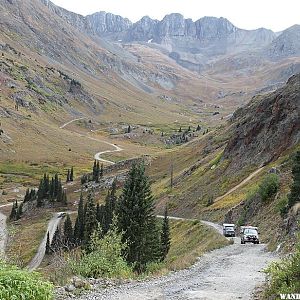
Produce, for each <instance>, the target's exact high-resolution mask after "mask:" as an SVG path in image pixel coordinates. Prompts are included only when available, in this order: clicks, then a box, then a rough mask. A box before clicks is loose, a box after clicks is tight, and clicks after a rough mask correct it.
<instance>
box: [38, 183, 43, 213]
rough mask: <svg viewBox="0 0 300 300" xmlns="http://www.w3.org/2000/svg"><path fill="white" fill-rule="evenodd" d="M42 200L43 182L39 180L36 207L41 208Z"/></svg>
mask: <svg viewBox="0 0 300 300" xmlns="http://www.w3.org/2000/svg"><path fill="white" fill-rule="evenodd" d="M43 199H44V182H43V179H41V180H40V185H39V189H38V193H37V207H41V206H42V204H43Z"/></svg>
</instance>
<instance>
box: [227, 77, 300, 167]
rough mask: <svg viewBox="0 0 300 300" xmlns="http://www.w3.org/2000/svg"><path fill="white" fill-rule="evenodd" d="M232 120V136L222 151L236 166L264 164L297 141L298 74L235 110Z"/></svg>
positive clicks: (299, 112)
mask: <svg viewBox="0 0 300 300" xmlns="http://www.w3.org/2000/svg"><path fill="white" fill-rule="evenodd" d="M231 122H233V123H234V126H233V127H232V128H231V131H232V137H231V138H230V139H229V142H228V144H227V146H226V148H225V150H224V157H225V158H226V159H230V160H231V161H232V164H234V165H235V167H236V169H239V170H240V169H242V168H244V167H245V166H247V165H250V164H256V165H262V164H267V163H269V162H271V161H274V160H276V159H278V157H279V156H280V155H281V154H282V153H283V152H284V151H285V150H287V149H288V148H291V147H293V146H294V145H296V144H298V143H300V74H297V75H294V76H292V77H291V78H290V79H289V80H288V82H287V84H286V85H285V86H284V87H283V88H281V89H278V90H276V91H275V92H273V93H270V94H268V95H265V96H257V97H254V98H253V99H252V100H251V102H250V103H249V104H248V105H247V106H245V107H243V108H240V109H238V110H237V111H236V112H235V113H234V115H233V117H232V119H231Z"/></svg>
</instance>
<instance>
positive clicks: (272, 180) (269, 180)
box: [258, 174, 279, 202]
mask: <svg viewBox="0 0 300 300" xmlns="http://www.w3.org/2000/svg"><path fill="white" fill-rule="evenodd" d="M278 188H279V178H278V176H277V175H276V174H268V175H266V176H265V177H264V179H263V181H262V183H261V184H260V185H259V189H258V193H259V195H260V196H261V199H262V201H263V202H266V201H267V200H269V199H270V198H271V197H272V196H274V195H275V194H276V193H277V191H278Z"/></svg>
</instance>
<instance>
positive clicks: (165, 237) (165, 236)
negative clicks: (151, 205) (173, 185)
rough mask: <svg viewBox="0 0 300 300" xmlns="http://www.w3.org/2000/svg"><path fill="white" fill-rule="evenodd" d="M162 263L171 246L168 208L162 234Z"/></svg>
mask: <svg viewBox="0 0 300 300" xmlns="http://www.w3.org/2000/svg"><path fill="white" fill-rule="evenodd" d="M160 240H161V261H163V260H165V258H166V256H167V254H168V252H169V250H170V245H171V239H170V226H169V218H168V208H167V207H166V208H165V215H164V220H163V225H162V232H161V238H160Z"/></svg>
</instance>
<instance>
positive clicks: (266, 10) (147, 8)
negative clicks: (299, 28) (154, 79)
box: [52, 0, 300, 31]
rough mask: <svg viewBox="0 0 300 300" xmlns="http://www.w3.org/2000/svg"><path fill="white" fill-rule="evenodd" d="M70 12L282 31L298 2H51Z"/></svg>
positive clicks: (296, 16)
mask: <svg viewBox="0 0 300 300" xmlns="http://www.w3.org/2000/svg"><path fill="white" fill-rule="evenodd" d="M52 2H54V3H55V4H57V5H59V6H62V7H64V8H66V9H68V10H71V11H73V12H76V13H79V14H82V15H87V14H92V13H94V12H97V11H106V12H111V13H114V14H118V15H121V16H122V17H127V18H129V19H130V20H131V21H133V22H135V21H137V20H139V19H140V18H141V17H143V16H145V15H148V16H150V17H151V18H154V19H158V20H161V19H162V18H163V17H164V16H165V15H166V14H169V13H172V12H178V13H181V14H183V15H184V17H185V18H192V19H193V20H194V21H195V20H197V19H199V18H201V17H203V16H214V17H225V18H227V19H228V20H229V21H231V22H232V23H233V24H234V25H235V26H237V27H240V28H243V29H256V28H259V27H265V28H268V29H272V30H273V31H281V30H283V29H286V28H287V27H290V26H292V25H294V24H300V13H299V11H300V10H299V8H300V1H299V0H273V1H272V0H147V1H144V0H140V1H138V0H52Z"/></svg>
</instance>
